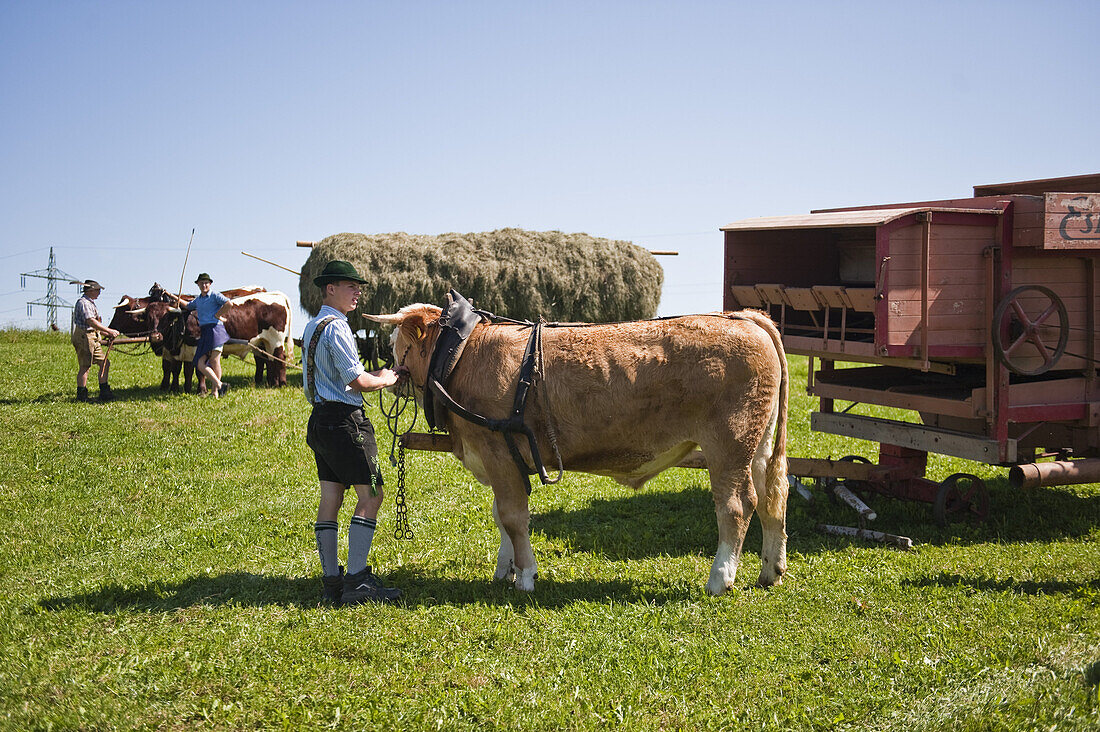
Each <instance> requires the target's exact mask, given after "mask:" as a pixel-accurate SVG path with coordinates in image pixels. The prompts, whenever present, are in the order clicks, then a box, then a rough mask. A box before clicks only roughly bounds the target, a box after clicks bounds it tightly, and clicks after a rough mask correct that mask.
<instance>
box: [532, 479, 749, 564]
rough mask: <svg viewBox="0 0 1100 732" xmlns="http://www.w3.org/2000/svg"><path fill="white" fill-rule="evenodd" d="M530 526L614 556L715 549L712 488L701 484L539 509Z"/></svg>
mask: <svg viewBox="0 0 1100 732" xmlns="http://www.w3.org/2000/svg"><path fill="white" fill-rule="evenodd" d="M531 531H532V532H533V533H535V532H537V533H540V534H543V535H545V536H547V537H551V538H554V539H557V540H559V541H562V542H564V543H565V544H567V545H568V546H569V547H570V548H571V550H573V551H583V552H591V553H594V554H600V555H602V556H605V557H607V558H609V559H614V560H628V559H643V558H648V557H659V556H686V555H707V554H713V553H714V546H715V544H716V542H717V541H718V528H717V525H716V524H715V519H714V501H713V500H712V499H711V494H710V489H709V488H708V489H704V488H702V487H700V486H699V485H691V486H688V487H687V488H684V489H683V490H681V491H676V492H674V493H668V492H663V491H662V492H654V493H644V492H641V493H634V494H632V495H628V496H624V497H622V498H610V499H609V498H599V499H596V500H594V501H592V502H591V503H590V504H588V505H586V506H584V507H583V508H577V509H560V508H557V509H552V510H549V511H540V512H538V513H533V514H532V515H531ZM755 533H756V537H757V540H758V541H759V536H760V531H759V528H757V529H756V530H755ZM751 536H752V530H750V538H749V539H746V543H748V542H749V541H750V540H751Z"/></svg>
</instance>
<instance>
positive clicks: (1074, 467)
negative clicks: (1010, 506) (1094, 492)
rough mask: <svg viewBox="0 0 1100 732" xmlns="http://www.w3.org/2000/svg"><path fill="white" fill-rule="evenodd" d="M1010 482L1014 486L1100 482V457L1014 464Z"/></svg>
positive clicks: (1010, 473)
mask: <svg viewBox="0 0 1100 732" xmlns="http://www.w3.org/2000/svg"><path fill="white" fill-rule="evenodd" d="M1008 482H1009V484H1010V485H1011V486H1012V487H1013V488H1039V487H1040V486H1049V485H1076V484H1078V483H1100V458H1085V459H1082V460H1056V461H1054V462H1049V463H1026V464H1024V465H1014V466H1012V469H1011V470H1009V471H1008Z"/></svg>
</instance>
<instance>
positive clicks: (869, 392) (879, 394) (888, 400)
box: [813, 380, 982, 417]
mask: <svg viewBox="0 0 1100 732" xmlns="http://www.w3.org/2000/svg"><path fill="white" fill-rule="evenodd" d="M813 394H814V395H815V396H818V397H823V398H826V399H842V400H844V401H848V402H861V403H863V404H876V405H878V406H882V407H895V408H897V409H910V410H913V411H914V412H932V413H933V414H946V415H948V416H952V417H978V416H980V413H979V410H980V408H981V407H982V405H979V404H976V403H974V402H973V401H972V400H969V399H967V400H961V399H944V398H941V397H933V396H927V395H923V394H913V393H904V392H896V391H887V390H885V389H872V388H863V387H858V386H851V385H848V384H830V383H827V382H823V381H820V380H818V381H817V382H815V383H814V387H813Z"/></svg>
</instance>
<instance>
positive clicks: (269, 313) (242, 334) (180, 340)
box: [150, 290, 294, 393]
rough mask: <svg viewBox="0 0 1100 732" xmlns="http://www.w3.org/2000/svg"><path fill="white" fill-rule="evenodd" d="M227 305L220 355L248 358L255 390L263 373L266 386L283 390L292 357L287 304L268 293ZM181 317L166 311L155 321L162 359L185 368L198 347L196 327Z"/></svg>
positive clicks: (190, 319)
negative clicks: (225, 337) (253, 368)
mask: <svg viewBox="0 0 1100 732" xmlns="http://www.w3.org/2000/svg"><path fill="white" fill-rule="evenodd" d="M231 302H232V303H233V305H234V307H232V308H230V309H229V310H228V311H227V312H226V315H225V330H226V332H227V333H228V334H229V338H230V341H229V342H228V343H226V344H225V346H224V347H223V349H222V353H223V354H224V355H229V356H236V357H238V358H240V359H242V360H243V359H244V358H245V357H246V356H247V355H248V354H252V357H253V359H254V361H255V362H256V377H255V381H256V385H257V386H259V385H260V384H262V383H264V382H265V377H264V372H265V371H266V383H267V385H268V386H286V363H285V362H287V361H290V359H292V358H293V357H294V341H293V339H292V338H291V307H290V300H289V299H288V298H287V296H286V295H285V294H283V293H282V292H279V291H277V290H272V291H270V292H267V291H261V292H255V293H253V294H248V295H244V296H242V297H233V298H231ZM150 312H151V311H150ZM183 315H184V314H183V313H182V312H181V311H180V310H179V309H178V308H171V309H169V310H168V312H166V313H164V314H163V315H161V316H160V317H159V318H158V323H157V330H158V331H159V332H160V334H161V335H162V337H163V339H164V344H165V347H164V353H165V354H166V355H165V356H164V357H165V358H166V359H167V358H172V359H173V360H175V361H182V362H184V363H185V364H189V363H190V362H191V360H192V359H193V358H194V355H195V346H196V345H197V344H198V335H199V327H198V322H197V321H196V320H195V318H194V316H193V315H191V316H190V317H188V318H187V320H186V321H184V320H183ZM189 387H190V384H189V383H188V388H189ZM203 390H204V385H203V380H202V379H199V391H200V393H201V392H202V391H203Z"/></svg>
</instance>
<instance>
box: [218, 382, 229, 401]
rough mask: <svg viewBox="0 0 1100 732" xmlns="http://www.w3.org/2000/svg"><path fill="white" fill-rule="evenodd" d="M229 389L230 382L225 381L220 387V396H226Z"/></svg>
mask: <svg viewBox="0 0 1100 732" xmlns="http://www.w3.org/2000/svg"><path fill="white" fill-rule="evenodd" d="M227 391H229V384H228V383H226V382H224V381H223V382H222V385H221V386H219V387H218V398H219V399H220V398H221V397H223V396H225V393H226V392H227Z"/></svg>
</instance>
